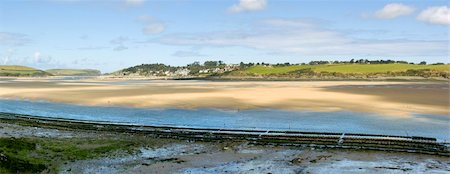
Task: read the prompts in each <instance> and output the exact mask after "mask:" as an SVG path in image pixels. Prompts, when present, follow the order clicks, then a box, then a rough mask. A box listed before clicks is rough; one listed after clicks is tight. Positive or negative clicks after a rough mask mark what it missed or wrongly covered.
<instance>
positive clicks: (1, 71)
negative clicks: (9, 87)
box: [0, 65, 50, 76]
mask: <svg viewBox="0 0 450 174" xmlns="http://www.w3.org/2000/svg"><path fill="white" fill-rule="evenodd" d="M46 75H50V74H49V73H47V72H45V71H42V70H38V69H34V68H31V67H26V66H17V65H0V76H46Z"/></svg>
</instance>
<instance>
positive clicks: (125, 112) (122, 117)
mask: <svg viewBox="0 0 450 174" xmlns="http://www.w3.org/2000/svg"><path fill="white" fill-rule="evenodd" d="M0 112H10V113H19V114H29V115H35V116H45V117H58V118H71V119H80V120H93V121H109V122H121V123H129V124H139V125H170V126H190V127H209V128H241V129H242V128H243V129H279V130H300V131H322V132H342V133H375V134H389V135H410V136H411V135H415V136H426V137H436V138H438V139H439V140H440V141H449V140H450V127H449V125H450V117H449V116H446V115H423V114H414V115H413V116H411V117H407V118H397V117H392V116H383V115H377V114H368V113H356V112H294V111H283V110H273V109H270V110H242V111H225V110H216V109H196V110H185V109H139V108H126V107H100V106H81V105H70V104H61V103H50V102H36V101H24V100H0Z"/></svg>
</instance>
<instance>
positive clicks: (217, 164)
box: [0, 119, 450, 173]
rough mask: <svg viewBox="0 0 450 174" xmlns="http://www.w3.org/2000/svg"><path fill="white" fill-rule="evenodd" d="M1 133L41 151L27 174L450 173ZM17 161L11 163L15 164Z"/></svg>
mask: <svg viewBox="0 0 450 174" xmlns="http://www.w3.org/2000/svg"><path fill="white" fill-rule="evenodd" d="M0 127H2V130H3V131H1V132H0V141H2V142H5V141H6V142H12V143H16V144H35V145H36V146H39V147H40V148H39V150H38V149H34V150H33V149H29V150H27V151H26V153H25V154H34V155H31V156H30V155H25V156H20V155H19V156H17V157H18V158H19V159H23V160H24V161H25V162H26V161H30V162H31V164H32V165H31V164H28V165H27V166H26V167H25V168H22V170H24V171H22V172H26V171H32V170H33V168H32V167H33V166H38V165H41V164H42V165H44V166H46V168H47V169H45V170H44V172H51V173H74V172H75V173H92V172H95V173H111V172H113V173H173V172H176V173H179V172H182V173H183V172H184V173H192V172H194V173H195V172H203V173H211V172H213V173H230V172H231V173H239V172H244V173H248V172H256V173H269V172H270V173H298V172H299V171H303V172H311V173H336V172H355V171H358V172H362V173H380V172H381V173H386V172H394V171H395V172H413V173H433V172H444V173H445V171H448V170H449V169H450V168H449V164H450V161H449V160H448V158H447V157H446V156H438V155H429V154H421V153H409V152H392V151H391V152H385V151H374V150H365V149H329V148H317V147H316V148H314V147H308V146H306V147H305V146H304V147H301V146H282V145H281V146H279V145H261V144H259V145H258V144H252V143H246V142H245V141H240V140H227V139H224V140H212V141H202V140H194V139H191V140H179V139H174V138H163V137H159V138H158V137H155V136H154V135H151V134H148V133H139V132H115V131H109V130H108V127H103V128H102V127H98V126H97V127H92V128H94V129H82V128H75V127H71V126H67V125H65V124H62V125H60V126H51V122H36V121H32V120H23V121H14V120H13V121H7V120H4V119H0ZM102 129H103V130H102ZM111 145H113V146H111ZM74 151H75V152H77V153H75V154H72V153H71V152H74ZM6 152H8V151H6ZM85 152H89V153H87V154H90V155H87V156H85V154H86V153H85ZM9 155H10V154H7V158H6V159H7V160H13V158H12V157H14V156H9ZM211 157H213V158H211ZM39 161H40V162H39ZM35 162H38V163H35ZM41 170H42V169H41ZM0 171H3V170H2V168H1V167H0ZM12 172H13V173H16V172H15V171H12ZM35 172H37V171H35Z"/></svg>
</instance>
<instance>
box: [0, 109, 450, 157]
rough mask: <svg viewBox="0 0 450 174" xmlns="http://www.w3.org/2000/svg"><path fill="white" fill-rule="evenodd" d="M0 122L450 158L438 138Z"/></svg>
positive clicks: (14, 117)
mask: <svg viewBox="0 0 450 174" xmlns="http://www.w3.org/2000/svg"><path fill="white" fill-rule="evenodd" d="M0 121H3V122H19V123H23V124H26V125H33V126H46V127H54V128H63V129H85V130H98V131H115V132H128V133H141V134H149V135H153V136H156V137H162V138H179V139H189V140H201V141H221V140H240V141H242V140H243V141H249V142H251V143H255V144H273V145H291V146H311V147H319V148H348V149H370V150H383V151H401V152H416V153H426V154H436V155H444V156H450V143H448V142H438V141H437V140H436V138H431V137H418V136H392V135H380V134H355V133H335V132H303V131H281V130H254V129H215V128H191V127H175V126H145V125H133V124H127V123H111V122H103V121H86V120H73V119H62V118H50V117H40V116H31V115H22V114H14V113H2V112H0Z"/></svg>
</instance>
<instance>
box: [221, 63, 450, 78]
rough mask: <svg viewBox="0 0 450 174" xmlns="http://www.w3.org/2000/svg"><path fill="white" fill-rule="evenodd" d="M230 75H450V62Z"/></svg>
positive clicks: (259, 68) (260, 68)
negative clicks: (448, 63) (447, 63)
mask: <svg viewBox="0 0 450 174" xmlns="http://www.w3.org/2000/svg"><path fill="white" fill-rule="evenodd" d="M227 75H229V76H264V77H312V76H314V77H326V76H328V77H342V78H348V77H393V76H420V77H444V78H449V77H450V65H416V64H397V63H395V64H319V65H288V66H273V65H256V66H251V67H248V68H245V69H242V70H238V71H233V72H231V73H229V74H227Z"/></svg>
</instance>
